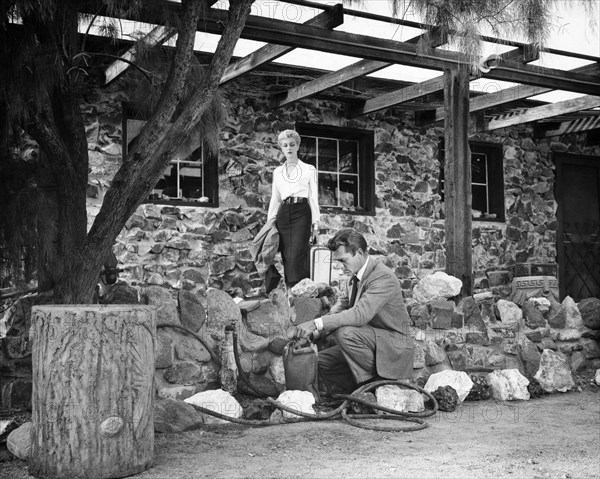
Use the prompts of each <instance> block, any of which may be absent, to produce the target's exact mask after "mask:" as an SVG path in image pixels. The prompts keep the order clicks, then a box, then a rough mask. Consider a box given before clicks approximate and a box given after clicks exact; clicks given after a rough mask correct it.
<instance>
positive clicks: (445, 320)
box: [429, 299, 454, 329]
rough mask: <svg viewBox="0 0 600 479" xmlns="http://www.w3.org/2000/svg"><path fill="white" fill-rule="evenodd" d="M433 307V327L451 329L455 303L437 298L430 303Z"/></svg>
mask: <svg viewBox="0 0 600 479" xmlns="http://www.w3.org/2000/svg"><path fill="white" fill-rule="evenodd" d="M429 307H430V308H431V313H430V315H431V327H432V328H434V329H450V328H451V327H452V316H453V314H454V303H453V302H452V301H446V300H442V299H435V300H433V301H431V303H430V304H429Z"/></svg>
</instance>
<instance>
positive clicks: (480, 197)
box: [472, 185, 489, 213]
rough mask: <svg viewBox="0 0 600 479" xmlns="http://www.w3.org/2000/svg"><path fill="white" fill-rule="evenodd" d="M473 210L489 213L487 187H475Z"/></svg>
mask: <svg viewBox="0 0 600 479" xmlns="http://www.w3.org/2000/svg"><path fill="white" fill-rule="evenodd" d="M472 191H473V209H474V210H477V211H481V212H482V213H488V212H489V211H488V202H487V187H485V186H481V185H473V190H472Z"/></svg>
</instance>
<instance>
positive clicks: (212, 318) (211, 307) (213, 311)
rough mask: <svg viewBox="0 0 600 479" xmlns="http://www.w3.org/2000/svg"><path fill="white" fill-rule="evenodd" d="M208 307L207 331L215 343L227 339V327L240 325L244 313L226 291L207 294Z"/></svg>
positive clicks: (218, 290)
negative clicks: (232, 324) (233, 324)
mask: <svg viewBox="0 0 600 479" xmlns="http://www.w3.org/2000/svg"><path fill="white" fill-rule="evenodd" d="M206 296H207V298H208V307H207V311H206V330H207V332H208V334H210V336H211V337H212V339H214V340H215V341H222V340H223V338H224V337H225V326H227V325H229V324H231V323H235V324H238V325H239V324H240V322H241V320H242V312H241V311H240V308H239V307H238V305H237V304H236V303H235V301H233V298H232V297H231V296H229V295H228V294H227V293H226V292H225V291H221V290H220V289H212V288H211V289H209V290H208V291H207V292H206Z"/></svg>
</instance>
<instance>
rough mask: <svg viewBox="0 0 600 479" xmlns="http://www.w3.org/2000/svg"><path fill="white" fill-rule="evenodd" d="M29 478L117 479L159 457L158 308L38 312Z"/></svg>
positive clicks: (75, 308) (35, 316) (47, 308)
mask: <svg viewBox="0 0 600 479" xmlns="http://www.w3.org/2000/svg"><path fill="white" fill-rule="evenodd" d="M31 315H32V333H33V347H32V351H33V357H32V365H33V396H32V408H33V411H32V421H33V433H32V445H31V454H30V457H29V472H30V474H33V475H34V476H37V477H43V478H65V477H68V478H70V479H77V478H86V479H97V478H98V479H99V478H102V479H104V478H115V477H124V476H129V475H132V474H136V473H139V472H141V471H144V470H146V469H148V468H149V467H150V466H151V465H152V460H153V455H154V417H153V399H154V388H153V377H154V343H155V336H156V319H155V312H154V308H153V307H150V306H138V305H107V306H103V305H52V306H34V307H33V308H32V313H31Z"/></svg>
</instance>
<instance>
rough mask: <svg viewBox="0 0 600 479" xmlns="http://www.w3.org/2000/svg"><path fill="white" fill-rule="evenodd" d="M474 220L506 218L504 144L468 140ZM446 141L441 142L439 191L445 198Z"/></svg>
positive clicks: (502, 219)
mask: <svg viewBox="0 0 600 479" xmlns="http://www.w3.org/2000/svg"><path fill="white" fill-rule="evenodd" d="M469 147H470V148H471V192H472V195H473V205H472V210H473V220H480V221H504V168H503V165H502V156H503V155H502V145H497V144H494V143H481V142H469ZM444 154H445V152H444V143H443V142H442V143H441V145H440V155H439V159H440V165H441V168H440V192H441V195H442V200H443V199H444Z"/></svg>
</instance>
